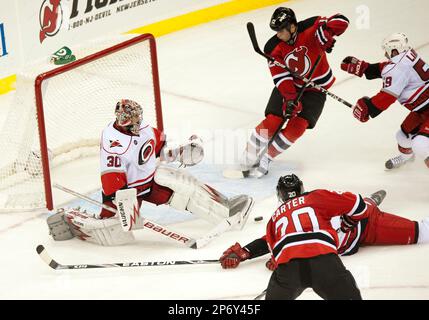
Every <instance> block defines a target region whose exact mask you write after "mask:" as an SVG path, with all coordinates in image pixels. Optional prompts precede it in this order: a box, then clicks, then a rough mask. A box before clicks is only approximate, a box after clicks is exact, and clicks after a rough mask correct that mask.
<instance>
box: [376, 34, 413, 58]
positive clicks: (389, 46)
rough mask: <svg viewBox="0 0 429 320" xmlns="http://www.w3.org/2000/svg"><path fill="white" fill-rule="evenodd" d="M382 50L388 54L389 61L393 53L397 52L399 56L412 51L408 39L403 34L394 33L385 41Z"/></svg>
mask: <svg viewBox="0 0 429 320" xmlns="http://www.w3.org/2000/svg"><path fill="white" fill-rule="evenodd" d="M381 48H382V49H383V50H384V52H385V53H386V57H387V58H388V59H391V58H392V51H393V50H397V52H398V54H399V53H401V52H404V51H407V50H410V49H411V46H410V44H409V43H408V38H407V36H406V35H405V34H403V33H393V34H391V35H390V36H388V37H386V38H385V39H384V40H383V43H382V45H381Z"/></svg>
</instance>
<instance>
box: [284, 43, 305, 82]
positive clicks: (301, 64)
mask: <svg viewBox="0 0 429 320" xmlns="http://www.w3.org/2000/svg"><path fill="white" fill-rule="evenodd" d="M307 51H308V49H307V48H306V47H303V46H299V47H298V48H296V49H295V50H293V51H292V52H291V53H289V54H288V55H287V56H286V57H285V63H286V66H287V67H288V68H289V69H290V71H292V72H295V73H297V74H299V75H301V76H304V75H306V74H307V72H308V71H310V67H311V61H310V58H309V57H308V56H307Z"/></svg>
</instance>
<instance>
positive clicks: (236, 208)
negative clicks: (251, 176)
mask: <svg viewBox="0 0 429 320" xmlns="http://www.w3.org/2000/svg"><path fill="white" fill-rule="evenodd" d="M253 203H254V201H253V198H252V197H249V196H247V195H239V196H235V197H232V198H231V199H228V205H229V218H227V219H226V220H227V221H228V223H229V224H230V225H231V227H236V226H237V227H238V228H239V229H240V230H242V229H243V227H244V225H245V224H246V222H247V219H248V218H249V215H250V211H251V210H252V207H253Z"/></svg>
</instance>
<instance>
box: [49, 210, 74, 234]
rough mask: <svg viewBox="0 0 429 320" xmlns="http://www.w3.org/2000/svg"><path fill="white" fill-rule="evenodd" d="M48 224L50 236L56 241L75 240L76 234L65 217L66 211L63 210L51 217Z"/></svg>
mask: <svg viewBox="0 0 429 320" xmlns="http://www.w3.org/2000/svg"><path fill="white" fill-rule="evenodd" d="M46 222H47V223H48V228H49V234H50V235H51V236H52V238H54V240H56V241H64V240H69V239H72V238H74V234H73V232H72V230H71V229H70V226H69V224H68V223H67V221H66V220H65V217H64V209H63V208H61V209H59V210H58V212H57V213H55V214H53V215H51V216H49V217H48V219H47V220H46Z"/></svg>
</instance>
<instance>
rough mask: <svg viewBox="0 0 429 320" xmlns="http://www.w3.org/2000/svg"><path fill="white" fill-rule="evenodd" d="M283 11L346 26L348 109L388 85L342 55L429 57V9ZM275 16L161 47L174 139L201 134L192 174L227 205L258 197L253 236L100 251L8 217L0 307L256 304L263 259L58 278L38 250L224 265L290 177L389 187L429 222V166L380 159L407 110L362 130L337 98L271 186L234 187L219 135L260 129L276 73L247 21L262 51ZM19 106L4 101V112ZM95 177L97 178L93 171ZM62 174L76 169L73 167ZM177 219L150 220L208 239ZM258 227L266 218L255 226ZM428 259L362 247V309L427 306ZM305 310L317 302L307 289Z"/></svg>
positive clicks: (4, 219) (389, 202)
mask: <svg viewBox="0 0 429 320" xmlns="http://www.w3.org/2000/svg"><path fill="white" fill-rule="evenodd" d="M284 5H285V6H289V7H291V8H293V10H294V11H295V12H296V14H297V17H298V20H301V19H305V18H307V17H311V16H314V15H323V16H331V15H333V14H335V13H337V12H340V13H342V14H344V15H346V16H347V17H348V18H349V19H350V21H351V23H350V26H349V29H348V30H347V31H346V32H345V34H343V35H342V36H341V37H339V38H338V40H337V43H336V45H335V48H334V50H333V53H332V54H330V55H329V56H328V60H329V61H330V64H331V67H332V69H333V71H334V74H335V76H336V78H337V81H336V84H335V85H334V86H333V87H332V89H331V91H332V92H334V93H335V94H337V95H339V96H340V97H342V98H344V99H346V100H348V101H349V102H351V103H354V102H355V101H356V100H357V99H358V98H360V97H362V96H364V95H368V96H372V95H374V94H375V93H377V92H378V91H379V89H380V88H381V82H380V81H379V80H373V81H367V80H365V79H360V78H357V77H351V76H348V74H346V73H345V72H343V71H341V70H340V62H341V60H342V59H343V58H344V57H345V56H347V55H354V56H356V57H358V58H362V59H365V60H367V61H369V62H376V61H381V60H383V52H382V50H381V48H380V44H381V40H382V39H383V38H384V37H385V36H387V35H389V34H390V33H393V32H404V33H405V34H407V35H408V37H409V39H410V41H411V43H412V45H413V46H414V48H416V49H417V51H418V52H419V53H420V54H421V56H422V57H423V59H425V60H426V61H428V60H429V40H428V38H427V32H426V21H427V16H426V13H427V11H428V10H429V3H428V2H427V1H424V0H414V1H407V2H406V3H404V2H403V1H399V0H393V1H390V2H389V4H388V5H386V4H385V3H384V2H382V1H378V0H367V1H364V2H362V1H357V0H348V1H338V0H323V1H322V0H312V1H290V2H286V3H285V4H284ZM274 9H275V6H273V7H267V8H264V9H260V10H256V11H251V12H248V13H244V14H240V15H237V16H234V17H231V18H226V19H222V20H218V21H214V22H210V23H207V24H204V25H201V26H197V27H193V28H190V29H187V30H184V31H180V32H176V33H172V34H170V35H166V36H163V37H161V38H158V39H157V45H158V55H159V68H160V77H161V90H162V92H161V93H162V102H163V113H164V119H165V128H166V133H167V134H168V135H175V134H176V135H177V136H179V135H182V134H183V135H190V134H192V133H196V134H199V135H201V136H202V137H203V139H204V141H205V147H206V160H205V161H204V163H202V164H201V165H200V166H199V167H195V168H193V169H192V172H193V173H194V174H195V175H196V176H197V177H198V178H200V179H201V180H203V181H205V182H209V183H211V184H212V185H213V186H215V187H216V188H217V189H219V190H220V191H222V192H225V193H226V194H228V195H230V194H238V193H247V194H251V195H252V196H254V197H255V199H256V204H255V206H254V209H253V212H252V213H251V216H250V219H249V221H248V223H247V225H246V226H245V227H244V229H243V230H242V231H232V232H228V233H225V234H223V235H222V236H220V237H219V238H217V239H215V240H214V241H213V242H211V243H210V244H208V245H207V246H206V247H204V248H202V249H199V250H192V249H189V248H183V247H180V246H179V245H177V244H175V243H173V242H170V241H168V240H165V239H163V238H160V237H158V236H156V235H154V234H153V233H151V232H149V231H144V230H141V231H136V232H135V235H136V238H137V241H136V242H134V243H133V244H130V245H126V246H121V247H98V246H96V245H93V244H90V243H84V242H82V241H79V240H77V239H73V240H69V241H64V242H54V241H53V240H52V238H51V237H50V236H49V235H48V230H47V225H46V213H42V214H40V213H4V214H3V213H2V214H0V249H1V253H2V259H1V264H0V287H1V288H2V290H0V299H167V300H170V299H252V298H253V297H254V296H256V295H257V294H258V293H260V292H261V291H262V290H264V289H265V288H266V285H267V283H268V279H269V277H270V272H269V271H268V270H267V269H266V268H265V266H264V263H265V261H266V259H267V257H261V258H257V259H255V260H252V261H247V262H244V263H242V264H241V265H240V266H239V267H238V268H237V269H234V270H227V271H225V270H222V269H221V267H220V265H198V266H197V265H194V266H192V265H190V266H163V267H141V268H128V269H127V268H117V269H94V270H64V271H54V270H52V269H50V268H49V267H47V266H46V265H45V264H43V263H42V261H41V260H40V258H39V257H38V256H37V254H36V252H35V248H36V246H37V244H44V245H45V247H46V248H47V250H48V252H49V253H50V254H51V255H52V256H53V257H54V258H55V259H56V260H58V261H59V262H61V263H64V264H85V263H114V262H130V261H157V260H162V261H164V260H185V259H217V258H219V257H220V255H221V254H222V252H223V251H224V250H225V249H227V248H228V247H229V246H230V245H232V244H234V243H235V242H236V241H238V242H240V243H241V244H242V245H245V244H247V243H248V242H250V241H252V240H254V239H255V238H256V237H259V236H262V235H263V233H264V230H265V223H266V222H267V219H268V217H269V216H270V215H271V213H272V212H273V210H275V209H276V206H277V200H276V198H275V192H274V191H275V186H276V181H277V179H278V177H279V176H280V175H281V174H286V173H289V172H291V171H293V172H295V173H296V174H298V175H299V176H300V178H301V179H302V180H303V181H304V185H305V187H306V189H307V190H312V189H316V188H326V189H331V190H338V191H353V192H357V193H361V194H363V195H368V194H370V193H372V192H374V191H376V190H378V189H385V190H386V191H387V197H386V199H385V201H384V203H383V204H382V206H381V207H382V209H383V210H384V211H387V212H391V213H394V214H398V215H401V216H404V217H407V218H409V219H412V220H420V219H422V218H424V217H426V216H429V210H428V207H429V206H428V204H429V201H428V200H429V192H428V190H429V171H428V169H427V168H426V167H425V166H424V164H423V162H422V161H415V162H414V163H412V164H410V165H407V166H406V167H404V168H401V169H400V170H397V171H394V172H386V171H384V162H385V161H386V160H387V159H388V158H390V157H391V156H394V155H396V151H397V149H396V140H395V134H396V131H397V130H398V128H399V125H400V123H401V122H402V120H403V118H404V117H405V115H406V114H407V111H406V109H405V108H403V107H401V106H400V105H399V104H398V103H395V105H393V106H391V108H390V109H389V110H388V111H386V112H385V113H383V114H382V115H380V116H379V117H377V118H376V119H373V120H371V121H369V122H367V123H365V124H362V123H360V122H358V121H357V120H356V119H354V118H353V116H352V114H351V110H350V109H348V108H347V107H345V106H344V105H342V104H340V103H338V102H336V101H335V100H332V99H330V98H329V97H328V98H327V102H326V105H325V109H324V112H323V114H322V116H321V118H320V119H319V122H318V124H317V126H316V128H315V129H314V130H312V131H307V132H306V134H305V135H304V136H303V137H302V138H301V139H300V140H299V141H298V142H297V143H296V144H295V145H294V146H293V147H292V148H290V149H289V150H287V151H286V152H285V153H284V154H282V155H281V156H279V157H278V159H277V161H276V162H275V163H274V165H273V166H272V170H271V172H270V174H269V175H268V176H267V177H265V178H264V179H262V180H245V181H229V180H226V179H224V178H223V177H222V176H221V168H222V166H221V164H222V163H221V162H222V160H224V159H230V157H231V150H227V149H228V148H225V147H224V144H222V143H217V142H216V141H219V140H218V139H217V138H216V137H218V136H222V135H223V134H224V133H225V132H227V131H230V132H231V133H232V134H234V135H235V136H240V134H241V133H242V132H245V135H244V136H245V138H247V135H248V132H249V131H248V130H250V129H252V128H254V127H255V126H256V125H257V124H258V123H259V122H260V121H261V120H262V118H263V112H264V109H265V106H266V103H267V100H268V97H269V95H270V93H271V90H272V87H273V84H272V80H271V77H270V75H269V71H268V69H267V65H266V62H265V61H264V59H263V58H261V57H260V56H258V55H257V54H255V53H254V51H253V49H252V47H251V43H250V41H249V37H248V35H247V31H246V23H247V22H249V21H251V22H253V23H254V24H255V27H256V32H257V36H258V39H259V43H260V46H261V47H262V46H263V45H264V43H265V41H266V40H267V39H268V38H269V37H271V36H272V34H273V33H272V31H271V30H270V29H269V27H268V22H269V19H270V17H271V14H272V12H273V10H274ZM368 15H369V16H368ZM367 18H369V20H366V19H367ZM367 22H368V23H367ZM12 95H13V93H12V94H8V95H6V96H0V104H1V105H0V108H1V109H0V113H1V115H4V114H5V113H6V111H7V108H8V104H9V101H10V99H11V97H12ZM112 114H113V102H112ZM0 120H2V119H0ZM0 122H1V121H0ZM169 132H170V133H169ZM178 140H180V139H178ZM237 141H240V139H237ZM243 148H244V141H241V142H239V143H237V148H236V151H235V152H237V154H238V153H241V151H242V150H243ZM233 152H234V151H233ZM213 159H216V160H213ZM219 159H220V160H219ZM91 170H92V171H93V172H92V174H93V175H95V176H97V175H98V171H97V170H98V169H97V168H96V167H94V168H93V169H91ZM64 174H70V175H73V174H75V172H74V171H72V169H70V171H68V172H65V173H64ZM81 174H85V173H81ZM169 214H170V213H168V212H166V210H163V211H162V215H160V216H158V217H153V218H154V219H157V221H159V222H163V223H170V224H169V227H172V228H176V229H177V230H180V231H182V232H186V233H189V234H190V235H193V236H198V235H203V234H204V232H205V231H207V228H208V225H207V223H205V222H203V221H198V220H194V219H189V218H187V217H184V216H183V215H182V216H181V215H180V214H177V213H171V216H169ZM255 216H263V217H264V218H265V219H264V221H261V222H255V221H254V220H253V218H254V217H255ZM428 253H429V246H428V245H418V246H390V247H366V248H361V249H360V251H359V252H358V254H356V255H354V256H351V257H344V258H343V262H344V264H345V265H346V266H347V268H348V269H349V270H351V272H352V273H353V274H354V276H355V278H356V280H357V282H358V285H359V287H360V289H361V292H362V296H363V298H364V299H429V274H428V271H427V266H428V265H429V254H428ZM299 299H319V297H318V296H316V295H315V294H314V293H313V291H312V290H306V291H305V292H304V293H303V294H302V295H301V297H300V298H299Z"/></svg>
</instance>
